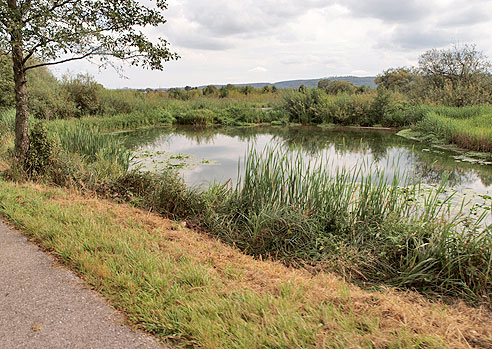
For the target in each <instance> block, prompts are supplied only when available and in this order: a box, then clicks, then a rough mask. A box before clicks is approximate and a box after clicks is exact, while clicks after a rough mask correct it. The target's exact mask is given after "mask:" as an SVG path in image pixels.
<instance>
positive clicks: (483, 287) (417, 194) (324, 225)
mask: <svg viewBox="0 0 492 349" xmlns="http://www.w3.org/2000/svg"><path fill="white" fill-rule="evenodd" d="M361 169H362V167H357V168H354V169H352V170H351V171H348V170H339V171H338V172H337V173H336V174H335V175H330V174H329V172H328V171H326V168H324V167H323V166H321V163H316V164H309V163H306V162H305V161H304V160H303V158H302V156H301V155H300V154H297V155H295V156H294V157H293V158H290V157H288V156H285V155H282V154H281V153H280V152H278V151H276V150H275V149H270V150H268V149H267V150H265V152H264V153H256V152H254V151H253V152H251V153H250V154H249V157H248V158H247V160H246V163H245V174H244V177H243V178H242V180H241V182H240V184H238V186H237V187H236V188H235V189H234V190H232V191H230V192H226V193H223V194H222V195H223V197H222V198H220V199H217V198H215V199H214V200H215V204H214V214H212V215H210V216H209V217H208V222H207V223H208V227H209V228H211V230H212V231H213V232H214V233H215V234H216V235H217V236H219V237H220V238H221V239H222V240H224V241H227V242H229V243H233V244H235V245H236V246H238V247H240V248H241V249H243V250H245V251H247V252H248V253H251V254H254V255H262V256H275V257H279V258H282V259H284V260H286V261H288V262H289V261H291V262H292V261H304V262H306V261H307V262H324V263H328V264H329V265H331V266H332V267H333V268H336V269H338V270H341V269H340V268H346V272H347V273H348V274H350V276H351V277H355V278H358V279H362V280H368V281H370V282H378V283H380V282H382V283H386V284H391V285H397V286H404V287H410V288H415V289H419V290H421V291H423V292H435V293H439V294H450V295H459V296H463V297H468V298H473V299H479V298H481V297H490V296H491V293H490V290H491V289H492V270H491V267H492V233H491V231H490V229H489V228H484V225H483V223H482V219H483V218H484V216H482V217H481V218H479V219H477V220H470V217H469V216H468V215H467V214H466V213H465V212H464V211H458V212H457V211H452V210H450V207H449V205H448V200H449V197H448V198H447V199H446V198H444V191H445V186H444V185H442V186H440V187H439V188H436V189H435V190H433V191H431V192H428V193H424V192H422V191H421V190H420V186H419V184H418V183H411V182H408V181H407V180H405V178H402V177H401V176H399V175H398V174H396V175H394V176H393V177H392V179H391V180H389V179H388V178H387V176H385V174H384V172H383V171H381V170H378V169H374V170H373V172H372V173H371V174H369V175H364V174H363V171H362V170H361ZM213 190H215V191H217V188H215V189H212V191H213ZM219 192H220V191H219ZM212 196H213V195H212Z"/></svg>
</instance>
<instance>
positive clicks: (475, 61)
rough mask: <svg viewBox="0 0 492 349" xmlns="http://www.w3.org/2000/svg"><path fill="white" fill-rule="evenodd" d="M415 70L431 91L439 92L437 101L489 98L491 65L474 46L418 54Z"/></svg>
mask: <svg viewBox="0 0 492 349" xmlns="http://www.w3.org/2000/svg"><path fill="white" fill-rule="evenodd" d="M419 69H420V72H421V74H422V76H423V78H424V81H425V83H426V85H427V86H429V89H431V90H434V93H436V92H441V96H440V98H441V99H440V100H439V101H440V102H442V103H444V104H446V105H453V106H458V107H459V106H464V105H473V104H480V103H487V102H489V101H490V97H491V96H492V90H491V88H492V82H491V72H492V71H491V69H492V65H491V63H490V62H489V61H488V60H487V57H485V56H484V55H483V53H482V52H480V51H478V50H477V49H476V47H475V46H474V45H471V46H470V45H464V46H463V47H458V46H454V47H453V48H452V49H449V50H436V49H432V50H429V51H427V52H425V53H424V54H422V55H421V56H420V59H419ZM438 95H439V94H438Z"/></svg>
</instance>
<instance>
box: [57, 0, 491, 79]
mask: <svg viewBox="0 0 492 349" xmlns="http://www.w3.org/2000/svg"><path fill="white" fill-rule="evenodd" d="M168 4H169V10H168V11H167V12H166V13H165V17H166V18H167V19H168V23H166V24H165V25H162V26H159V27H158V28H152V29H151V30H147V31H146V32H147V33H149V34H150V36H151V37H152V38H156V37H158V36H164V37H166V38H167V39H168V40H169V41H170V42H171V48H172V49H173V50H175V51H177V52H178V53H179V54H180V55H181V57H182V58H181V59H180V60H179V61H177V62H170V63H166V64H165V70H164V71H163V72H152V71H145V70H141V69H137V68H128V67H125V69H124V70H125V73H126V75H127V76H128V78H129V79H128V80H123V79H120V78H119V76H118V75H117V74H116V73H115V72H113V71H111V70H107V71H103V72H99V71H98V70H97V68H94V67H91V66H89V65H87V64H85V63H80V62H77V63H73V64H70V65H67V66H66V67H68V68H69V69H70V70H71V71H73V72H77V71H81V70H84V71H89V72H90V73H93V74H94V75H95V76H96V79H98V80H99V81H100V82H102V83H103V84H105V85H106V86H108V87H122V86H130V87H173V86H185V85H193V86H196V85H206V84H211V83H229V82H231V83H240V82H254V81H258V80H261V81H270V82H275V81H281V80H288V79H303V78H317V77H326V76H331V75H334V76H337V75H338V76H340V75H348V74H352V75H377V74H378V73H380V72H381V71H383V70H384V69H387V68H390V67H396V66H402V65H412V64H416V62H417V60H418V57H419V55H420V54H422V53H423V52H424V51H426V50H428V49H431V48H443V47H447V46H449V45H452V44H454V43H476V44H477V48H478V49H479V50H482V51H484V53H485V54H486V55H488V56H489V57H491V56H492V38H491V37H490V35H489V33H490V27H492V1H490V0H434V1H428V0H408V1H394V0H363V1H362V0H343V1H342V0H304V1H299V0H242V1H241V0H214V1H210V0H173V1H171V0H169V2H168ZM57 69H58V68H57ZM62 69H66V68H62Z"/></svg>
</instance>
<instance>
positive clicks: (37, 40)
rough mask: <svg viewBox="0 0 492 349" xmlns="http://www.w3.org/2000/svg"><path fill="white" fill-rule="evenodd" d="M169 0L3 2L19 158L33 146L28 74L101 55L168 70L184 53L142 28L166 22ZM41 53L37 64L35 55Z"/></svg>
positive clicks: (2, 42) (0, 33) (2, 39)
mask: <svg viewBox="0 0 492 349" xmlns="http://www.w3.org/2000/svg"><path fill="white" fill-rule="evenodd" d="M166 8H167V4H166V1H165V0H156V1H155V5H154V6H153V7H147V6H144V5H142V4H140V3H139V1H137V0H105V1H98V0H37V1H36V0H34V1H33V0H0V52H4V53H5V54H7V55H11V58H12V64H13V75H14V85H15V86H14V91H15V106H16V121H15V161H16V162H18V163H21V162H23V161H24V160H25V158H26V154H27V152H28V150H29V133H28V115H27V88H26V83H27V77H26V73H27V72H28V71H29V70H31V69H35V68H39V67H43V66H51V65H55V64H59V63H64V62H69V61H75V60H81V59H85V58H91V57H97V58H98V62H99V63H100V64H101V66H106V65H108V64H109V65H111V64H112V60H110V57H115V58H117V59H120V60H124V61H126V62H128V63H129V64H132V65H137V66H138V65H141V66H145V67H148V68H151V69H158V70H162V69H163V62H165V61H169V60H172V59H177V58H179V56H178V55H177V54H175V53H172V52H171V51H170V50H169V48H168V42H167V41H166V40H163V39H159V41H158V42H156V43H153V42H151V41H150V40H149V39H148V38H147V37H146V36H145V34H143V33H142V32H141V31H140V29H139V28H143V27H145V26H148V25H151V26H157V25H159V24H162V23H165V22H166V20H165V19H164V17H163V16H162V11H163V10H165V9H166ZM33 57H37V58H38V59H39V61H38V62H34V63H33V61H32V60H31V58H33Z"/></svg>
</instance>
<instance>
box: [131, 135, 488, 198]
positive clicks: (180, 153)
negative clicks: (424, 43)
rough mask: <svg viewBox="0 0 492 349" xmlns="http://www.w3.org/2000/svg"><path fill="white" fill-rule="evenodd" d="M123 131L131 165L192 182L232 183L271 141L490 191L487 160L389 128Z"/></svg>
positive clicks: (336, 163)
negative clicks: (252, 152)
mask: <svg viewBox="0 0 492 349" xmlns="http://www.w3.org/2000/svg"><path fill="white" fill-rule="evenodd" d="M123 136H124V142H125V144H126V146H127V147H128V148H129V149H131V150H132V151H133V152H134V155H135V158H134V160H133V164H132V166H134V167H139V168H141V169H142V170H148V171H153V172H159V171H162V170H163V169H164V168H166V167H174V168H177V169H179V171H180V173H181V174H182V176H183V178H184V181H185V182H186V183H187V184H190V185H193V186H200V187H205V186H207V185H208V184H210V183H212V182H226V181H228V180H231V181H232V182H233V183H235V182H236V181H237V176H238V165H239V163H240V161H241V160H242V159H244V156H245V154H246V153H247V151H248V149H250V148H254V149H256V150H258V151H261V150H263V149H265V148H266V147H275V149H277V151H281V152H285V153H286V154H289V153H295V152H301V154H302V156H303V158H304V159H305V161H317V160H319V159H324V160H323V161H328V162H329V166H327V168H328V169H331V170H333V171H335V170H336V169H337V168H340V167H345V168H348V169H351V168H353V167H354V166H355V165H357V164H361V163H365V164H367V166H366V171H373V170H374V167H375V166H377V167H379V168H381V169H383V170H384V171H385V173H386V175H387V176H391V175H392V174H393V173H394V172H395V171H399V173H400V174H402V175H406V176H410V177H411V178H417V179H420V180H421V181H422V183H424V184H429V185H436V184H439V182H440V181H441V178H442V177H443V175H444V174H445V173H447V174H448V182H449V186H450V187H453V188H454V189H456V190H458V191H460V192H473V193H478V194H487V195H490V193H491V192H492V166H491V165H490V164H488V163H486V164H478V163H475V162H473V160H468V159H466V158H463V156H462V155H461V154H458V153H456V152H453V151H450V150H443V149H436V148H432V147H429V146H426V145H424V144H421V143H418V142H414V141H410V140H407V139H404V138H402V137H399V136H397V135H396V134H395V132H394V131H391V130H374V129H355V128H344V129H336V128H320V127H253V128H205V129H200V128H193V127H170V128H153V129H142V130H136V131H131V132H127V133H124V134H123ZM470 161H471V162H470Z"/></svg>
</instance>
